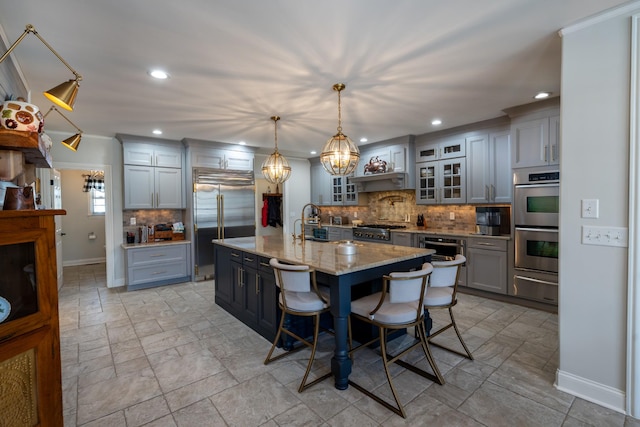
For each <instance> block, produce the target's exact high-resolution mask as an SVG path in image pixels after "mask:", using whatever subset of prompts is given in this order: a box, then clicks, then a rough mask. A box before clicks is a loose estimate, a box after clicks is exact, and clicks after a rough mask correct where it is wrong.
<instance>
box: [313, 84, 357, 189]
mask: <svg viewBox="0 0 640 427" xmlns="http://www.w3.org/2000/svg"><path fill="white" fill-rule="evenodd" d="M345 87H346V86H345V85H344V83H336V84H335V85H333V90H335V91H336V92H338V133H337V134H335V135H334V136H332V137H331V138H330V139H329V140H328V141H327V143H326V144H325V145H324V148H323V149H322V153H321V154H320V163H322V166H323V167H324V169H325V170H326V171H327V172H329V173H330V174H331V175H342V176H344V175H349V174H350V173H351V172H353V171H354V170H355V169H356V167H358V160H360V151H359V150H358V147H357V146H356V144H354V142H353V141H352V140H351V139H350V138H349V137H348V136H347V135H345V134H343V133H342V110H341V104H340V92H341V91H342V90H343V89H344V88H345Z"/></svg>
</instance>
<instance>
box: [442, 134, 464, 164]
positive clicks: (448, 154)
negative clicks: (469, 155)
mask: <svg viewBox="0 0 640 427" xmlns="http://www.w3.org/2000/svg"><path fill="white" fill-rule="evenodd" d="M465 145H466V141H465V139H464V138H453V139H450V140H447V141H443V142H441V143H440V147H439V154H438V159H453V158H456V157H464V156H465V149H466V147H465Z"/></svg>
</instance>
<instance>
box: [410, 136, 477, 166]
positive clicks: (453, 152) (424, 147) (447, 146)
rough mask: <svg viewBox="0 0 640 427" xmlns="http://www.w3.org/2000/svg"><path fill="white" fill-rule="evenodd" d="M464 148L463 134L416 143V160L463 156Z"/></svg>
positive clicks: (425, 160)
mask: <svg viewBox="0 0 640 427" xmlns="http://www.w3.org/2000/svg"><path fill="white" fill-rule="evenodd" d="M465 148H466V143H465V138H464V136H461V137H458V136H455V137H450V138H446V139H443V140H438V141H432V142H427V143H424V144H416V161H417V162H429V161H433V160H441V159H452V158H456V157H464V156H465Z"/></svg>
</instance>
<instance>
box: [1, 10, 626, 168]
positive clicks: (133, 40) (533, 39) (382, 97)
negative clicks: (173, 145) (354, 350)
mask: <svg viewBox="0 0 640 427" xmlns="http://www.w3.org/2000/svg"><path fill="white" fill-rule="evenodd" d="M623 3H626V1H621V0H483V1H478V0H452V1H441V0H438V1H436V0H394V1H390V0H323V1H311V0H271V1H260V0H216V1H212V0H181V1H173V2H169V1H166V2H158V1H157V0H111V1H87V0H85V1H82V0H56V1H38V2H36V1H21V2H16V1H14V0H0V11H1V12H0V26H2V29H4V33H5V35H6V37H7V39H8V42H9V43H13V42H14V41H15V40H16V39H17V38H18V37H19V36H20V34H22V32H23V31H24V29H25V26H26V24H33V25H34V26H35V28H36V30H37V31H38V33H39V34H40V35H41V36H42V37H43V38H44V39H45V40H46V41H47V42H48V43H49V44H50V45H51V46H52V47H53V48H54V49H55V50H57V51H58V53H59V54H60V55H61V56H62V57H63V58H64V59H65V60H66V61H67V62H68V63H69V64H70V65H71V66H72V67H73V68H75V69H76V70H77V71H78V73H80V74H81V75H82V77H83V80H82V82H81V87H80V92H79V94H78V98H77V101H76V104H75V111H73V112H69V113H66V112H65V115H66V116H67V117H68V118H69V119H70V120H72V121H73V122H74V123H75V124H76V125H78V126H79V127H80V128H81V129H82V130H83V131H84V133H85V134H91V135H103V136H113V135H115V134H116V133H127V134H133V135H141V136H153V135H152V133H151V132H152V130H153V129H156V128H157V129H162V131H163V135H162V136H161V137H162V138H166V139H173V140H181V139H182V138H195V139H201V140H209V141H221V142H228V143H238V142H239V141H246V143H247V145H249V146H254V147H260V149H259V151H260V152H264V153H268V152H270V151H272V149H273V143H274V125H273V121H271V119H270V116H273V115H279V116H281V120H280V122H279V123H278V146H279V148H280V151H281V152H283V153H285V154H287V155H294V156H300V157H305V158H306V157H313V156H312V155H311V154H310V151H311V150H317V151H318V152H319V151H320V150H321V148H322V146H323V145H324V143H325V142H326V141H327V139H328V138H330V137H331V136H332V135H333V134H335V133H336V128H337V125H338V108H337V106H338V96H337V93H336V92H334V91H333V90H332V86H333V85H334V84H335V83H339V82H342V83H345V84H346V89H345V90H344V91H343V92H342V93H341V97H342V128H343V132H344V133H345V134H346V135H348V136H349V137H351V139H353V140H354V141H359V140H360V138H361V137H366V138H368V142H367V143H372V142H376V141H381V140H385V139H388V138H393V137H396V136H402V135H407V134H415V135H419V134H423V133H428V132H432V131H435V130H440V129H446V128H450V127H455V126H459V125H462V124H467V123H473V122H477V121H481V120H485V119H490V118H494V117H498V116H501V115H503V112H502V110H503V109H504V108H508V107H512V106H516V105H521V104H526V103H530V102H534V100H533V98H532V97H533V95H534V94H535V93H536V92H538V91H541V90H544V91H551V92H553V93H554V95H559V94H560V53H561V39H560V36H559V35H558V30H560V29H561V28H563V27H566V26H568V25H571V24H573V23H576V22H577V21H579V20H581V19H583V18H586V17H589V16H591V15H593V14H596V13H598V12H600V11H602V10H605V9H608V8H610V7H614V6H617V5H619V4H623ZM52 18H55V19H52ZM12 56H13V57H14V58H15V59H16V60H17V61H18V63H19V65H20V67H21V69H22V72H23V73H24V75H25V77H26V80H27V83H28V85H29V87H30V89H31V91H32V97H31V102H33V103H35V104H37V105H39V106H40V108H41V109H42V110H45V111H46V110H48V108H49V105H50V102H49V101H47V100H46V99H45V98H44V97H43V96H42V94H41V93H42V91H44V90H46V89H49V88H51V87H53V86H55V85H57V84H59V83H61V82H62V81H66V80H68V79H70V78H72V77H73V75H72V74H71V72H69V71H68V70H67V68H66V67H64V65H63V64H62V63H61V62H60V61H58V59H56V57H55V56H54V55H53V54H51V52H49V51H48V50H47V49H46V47H45V46H44V45H43V44H42V43H40V42H39V41H38V40H37V38H36V37H34V36H33V35H32V34H30V35H29V36H28V37H27V38H25V39H24V41H23V42H22V43H21V44H20V45H19V46H18V47H17V48H16V50H15V51H14V53H13V54H12ZM153 68H161V69H164V70H166V71H167V72H168V73H169V74H170V78H169V79H167V80H154V79H152V78H151V77H150V76H149V75H148V74H147V73H148V71H149V70H151V69H153ZM54 116H55V115H54ZM434 118H440V119H442V121H443V124H442V125H441V126H439V127H434V126H433V125H431V120H432V119H434ZM45 130H49V131H60V132H68V133H69V134H70V135H71V134H73V133H74V132H75V130H74V129H73V128H71V127H70V125H69V124H68V123H67V122H66V121H64V120H63V119H62V118H61V117H52V116H49V117H48V118H47V123H46V126H45ZM359 144H362V143H359ZM80 150H82V146H81V147H80Z"/></svg>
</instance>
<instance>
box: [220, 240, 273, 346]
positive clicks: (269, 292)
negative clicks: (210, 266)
mask: <svg viewBox="0 0 640 427" xmlns="http://www.w3.org/2000/svg"><path fill="white" fill-rule="evenodd" d="M213 251H214V264H215V278H216V280H215V290H216V292H215V300H216V304H218V305H219V306H221V307H222V308H224V309H225V310H227V311H228V312H229V313H231V314H232V315H234V316H235V317H236V318H238V319H239V320H241V321H242V322H243V323H244V324H245V325H247V326H249V327H250V328H252V329H253V330H255V331H256V332H258V333H259V334H260V335H262V336H263V337H265V338H266V339H268V340H273V338H274V337H275V334H276V331H277V327H278V324H277V322H278V303H277V292H278V291H277V287H276V283H275V276H274V274H273V269H272V268H271V266H270V265H269V258H267V257H263V256H258V255H255V254H252V253H249V252H243V251H239V250H237V249H232V248H228V247H226V246H220V245H217V244H214V250H213Z"/></svg>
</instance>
